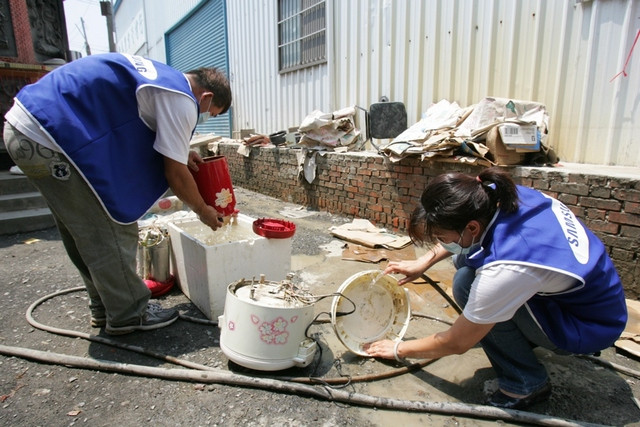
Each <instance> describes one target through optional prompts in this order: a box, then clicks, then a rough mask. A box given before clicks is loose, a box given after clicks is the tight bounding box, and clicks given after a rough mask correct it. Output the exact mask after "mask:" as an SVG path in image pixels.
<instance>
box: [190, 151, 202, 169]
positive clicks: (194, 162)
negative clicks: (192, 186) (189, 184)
mask: <svg viewBox="0 0 640 427" xmlns="http://www.w3.org/2000/svg"><path fill="white" fill-rule="evenodd" d="M201 163H204V160H202V157H200V154H198V153H197V152H196V151H193V150H192V151H189V160H187V166H189V169H191V170H192V171H194V172H198V171H199V170H200V168H199V167H198V165H199V164H201Z"/></svg>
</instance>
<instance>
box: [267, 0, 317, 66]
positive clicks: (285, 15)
mask: <svg viewBox="0 0 640 427" xmlns="http://www.w3.org/2000/svg"><path fill="white" fill-rule="evenodd" d="M326 26H327V25H326V7H325V0H278V63H279V71H280V72H287V71H293V70H297V69H300V68H305V67H309V66H311V65H315V64H321V63H323V62H326V61H327V54H326V52H327V47H326V46H327V43H326Z"/></svg>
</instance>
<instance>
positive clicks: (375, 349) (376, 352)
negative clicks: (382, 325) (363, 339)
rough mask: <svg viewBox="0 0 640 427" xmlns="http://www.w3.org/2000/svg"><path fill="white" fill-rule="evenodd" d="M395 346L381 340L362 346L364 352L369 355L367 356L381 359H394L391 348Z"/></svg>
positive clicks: (389, 341) (392, 343) (390, 342)
mask: <svg viewBox="0 0 640 427" xmlns="http://www.w3.org/2000/svg"><path fill="white" fill-rule="evenodd" d="M395 345H396V343H395V342H393V341H391V340H382V341H376V342H372V343H367V344H365V345H364V346H363V349H364V351H366V352H367V353H369V356H372V357H380V358H382V359H395V355H394V354H393V348H394V346H395Z"/></svg>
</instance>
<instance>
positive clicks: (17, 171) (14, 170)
mask: <svg viewBox="0 0 640 427" xmlns="http://www.w3.org/2000/svg"><path fill="white" fill-rule="evenodd" d="M9 172H10V173H11V174H12V175H24V172H22V169H20V168H19V167H18V166H11V167H10V168H9Z"/></svg>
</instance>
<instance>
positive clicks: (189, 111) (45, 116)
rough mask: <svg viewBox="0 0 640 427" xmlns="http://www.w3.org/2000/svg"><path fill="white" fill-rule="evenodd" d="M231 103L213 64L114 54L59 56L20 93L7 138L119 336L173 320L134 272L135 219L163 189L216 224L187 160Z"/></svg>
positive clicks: (94, 319) (99, 321)
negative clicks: (184, 64) (200, 129)
mask: <svg viewBox="0 0 640 427" xmlns="http://www.w3.org/2000/svg"><path fill="white" fill-rule="evenodd" d="M230 106H231V89H230V86H229V82H228V80H227V78H226V77H225V76H224V74H222V73H221V72H220V71H218V70H216V69H214V68H199V69H196V70H192V71H189V72H187V73H182V72H180V71H178V70H176V69H174V68H171V67H169V66H167V65H166V64H163V63H160V62H156V61H152V60H149V59H146V58H143V57H140V56H133V55H127V54H120V53H108V54H101V55H93V56H89V57H86V58H83V59H79V60H77V61H73V62H71V63H69V64H66V65H63V66H62V67H60V68H57V69H55V70H53V71H51V72H50V73H48V74H47V75H45V76H44V77H43V78H41V79H40V80H39V81H38V82H36V83H34V84H32V85H28V86H25V87H24V88H23V89H22V90H21V91H20V92H19V93H18V94H17V95H16V97H15V102H14V105H13V107H12V108H11V109H10V110H9V112H7V114H6V115H5V119H6V122H5V127H4V140H5V145H6V146H7V151H8V153H9V155H10V156H11V157H12V159H13V161H14V162H15V163H16V165H18V166H19V167H20V168H21V169H22V171H23V172H24V173H25V175H27V177H28V178H29V180H30V181H31V182H32V183H33V184H34V185H35V186H36V187H37V188H38V190H39V191H40V192H41V193H42V195H43V196H44V198H45V199H46V200H47V203H48V205H49V207H50V209H51V212H52V213H53V216H54V218H55V221H56V225H57V227H58V230H59V231H60V235H61V237H62V241H63V243H64V246H65V249H66V250H67V253H68V255H69V257H70V258H71V260H72V262H73V263H74V265H75V266H76V267H77V268H78V270H79V272H80V275H81V276H82V279H83V281H84V283H85V286H86V288H87V292H88V294H89V299H90V304H89V305H90V310H91V325H92V326H94V327H102V326H105V331H106V332H107V333H108V334H111V335H119V334H126V333H130V332H133V331H138V330H151V329H157V328H161V327H164V326H167V325H169V324H171V323H173V322H174V321H175V320H176V319H177V318H178V313H177V312H176V311H175V310H173V309H162V308H160V307H159V306H157V305H156V304H149V298H150V295H151V293H150V291H149V289H148V288H147V286H146V285H145V283H144V282H143V281H142V279H141V278H140V277H139V276H138V275H137V273H136V252H137V247H138V225H137V220H138V219H139V218H140V217H141V216H143V215H144V214H145V213H146V211H147V210H148V209H149V208H150V207H151V206H152V205H153V203H155V202H156V201H157V200H158V199H159V198H160V197H162V195H163V194H164V193H165V192H166V190H167V189H168V188H169V187H170V188H171V190H172V191H173V193H174V194H175V195H176V196H177V197H179V198H180V199H181V200H182V201H184V202H185V203H186V204H187V205H188V206H189V207H190V208H191V209H192V210H193V211H194V212H195V213H196V214H197V215H198V216H199V218H200V220H201V221H202V222H203V223H204V224H206V225H207V226H209V227H211V228H212V229H213V230H216V229H217V228H218V227H220V226H221V225H222V222H221V220H220V219H219V218H218V217H219V214H218V213H217V211H216V210H215V209H214V208H213V207H212V206H208V205H207V204H206V203H205V201H204V200H203V199H202V197H201V196H200V193H199V192H198V189H197V185H196V183H195V181H194V179H193V177H192V175H191V172H190V170H189V168H191V169H193V170H197V163H201V162H202V159H201V158H200V156H199V155H197V153H195V152H193V151H191V152H190V151H189V141H190V139H191V136H192V135H193V132H194V130H195V127H196V125H197V124H199V123H202V122H203V121H204V120H206V119H207V118H209V117H210V116H213V117H215V116H217V115H218V114H223V113H225V112H226V111H227V110H228V109H229V107H230Z"/></svg>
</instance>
